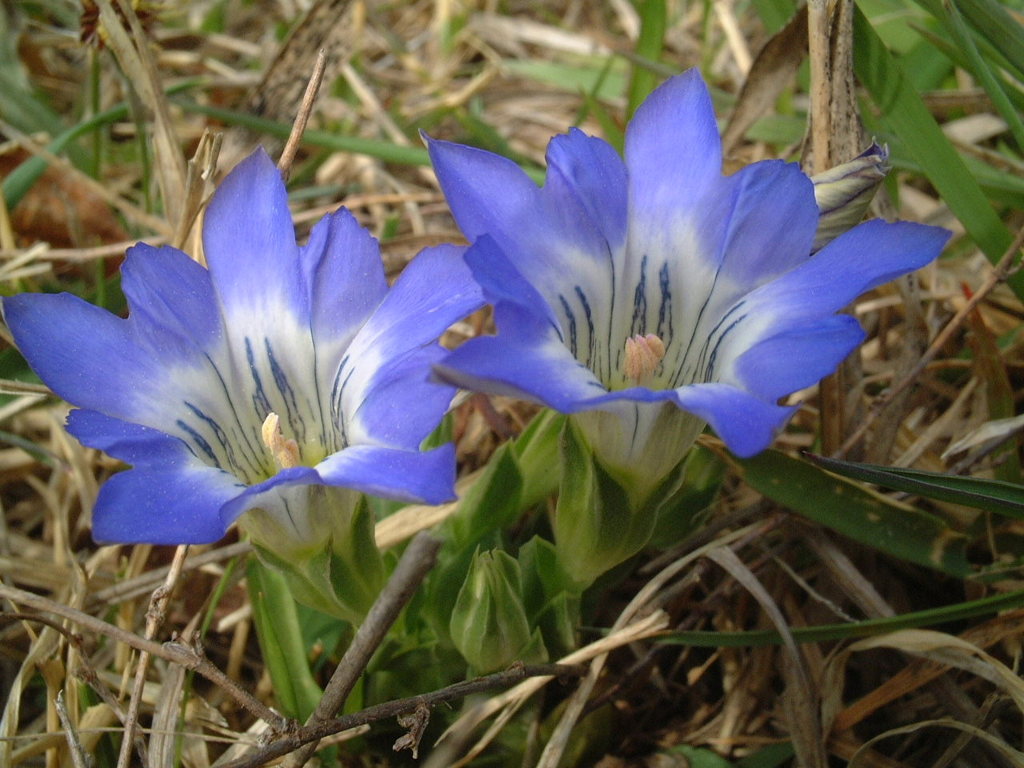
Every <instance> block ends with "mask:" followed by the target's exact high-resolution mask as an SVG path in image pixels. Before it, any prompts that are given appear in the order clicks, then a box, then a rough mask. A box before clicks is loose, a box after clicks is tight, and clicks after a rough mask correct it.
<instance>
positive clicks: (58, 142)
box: [3, 80, 197, 208]
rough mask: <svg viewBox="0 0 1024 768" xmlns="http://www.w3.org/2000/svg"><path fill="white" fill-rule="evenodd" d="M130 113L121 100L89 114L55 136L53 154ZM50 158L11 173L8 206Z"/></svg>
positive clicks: (33, 159) (30, 161)
mask: <svg viewBox="0 0 1024 768" xmlns="http://www.w3.org/2000/svg"><path fill="white" fill-rule="evenodd" d="M196 82H197V81H194V80H189V81H188V82H184V83H179V84H178V85H176V86H174V87H173V88H169V89H168V90H167V93H168V94H173V93H181V92H182V91H186V90H188V89H190V88H192V87H194V86H195V85H196ZM126 117H128V105H127V104H117V105H115V106H113V107H111V108H110V109H106V110H104V111H102V112H98V113H97V114H95V115H93V116H92V117H89V118H88V119H86V120H83V121H82V122H80V123H78V124H77V125H74V126H72V127H71V128H68V129H67V130H66V131H64V132H63V133H61V134H59V135H57V136H55V137H54V138H53V140H52V141H51V142H50V143H49V144H47V145H46V151H47V152H49V153H50V154H51V155H59V154H60V153H61V152H63V151H65V150H66V149H67V148H68V145H69V144H70V143H71V142H73V141H74V140H75V139H77V138H79V137H80V136H84V135H86V134H87V133H89V132H90V131H94V130H96V129H97V128H99V127H100V126H103V125H107V124H109V123H115V122H117V121H118V120H124V119H125V118H126ZM46 167H47V162H46V160H44V159H43V158H41V157H30V158H29V159H28V160H26V161H25V162H23V163H22V164H21V165H19V166H18V167H17V168H15V169H14V170H13V171H11V172H10V173H9V174H7V178H5V179H4V182H3V195H4V200H5V201H6V202H7V207H8V208H13V207H14V206H16V205H17V204H18V203H19V202H20V201H21V198H23V197H24V196H25V193H26V192H28V191H29V189H31V188H32V185H33V184H35V183H36V182H37V181H38V180H39V177H40V176H42V175H43V171H45V170H46Z"/></svg>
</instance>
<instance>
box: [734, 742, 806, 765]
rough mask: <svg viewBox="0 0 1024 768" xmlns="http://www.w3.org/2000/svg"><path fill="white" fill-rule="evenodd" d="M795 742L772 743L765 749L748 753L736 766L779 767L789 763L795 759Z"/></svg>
mask: <svg viewBox="0 0 1024 768" xmlns="http://www.w3.org/2000/svg"><path fill="white" fill-rule="evenodd" d="M793 754H794V750H793V742H791V741H783V742H781V743H779V744H770V745H769V746H767V747H765V748H764V749H759V750H757V752H755V753H754V754H752V755H747V756H746V757H744V758H743V759H742V760H740V761H739V762H738V763H736V768H778V766H780V765H782V764H783V763H787V764H788V763H789V761H790V760H792V759H793Z"/></svg>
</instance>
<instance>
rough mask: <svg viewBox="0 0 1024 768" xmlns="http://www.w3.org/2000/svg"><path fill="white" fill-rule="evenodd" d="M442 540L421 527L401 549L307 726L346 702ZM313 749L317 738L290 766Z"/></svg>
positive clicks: (297, 765) (431, 563)
mask: <svg viewBox="0 0 1024 768" xmlns="http://www.w3.org/2000/svg"><path fill="white" fill-rule="evenodd" d="M440 548H441V541H440V540H439V539H437V538H435V537H433V536H431V535H430V534H429V533H427V532H426V531H420V532H419V533H418V534H416V536H415V537H414V538H413V540H412V541H411V542H410V543H409V546H408V547H407V548H406V550H405V552H403V553H402V557H401V559H400V560H399V561H398V565H397V566H395V571H394V573H392V574H391V578H390V579H388V583H387V584H385V585H384V589H382V590H381V593H380V595H379V596H378V597H377V600H376V601H375V602H374V603H373V605H372V606H371V608H370V611H369V613H367V614H366V619H365V621H363V623H362V624H361V625H360V626H359V629H358V630H357V631H356V635H355V637H354V638H352V644H351V645H349V647H348V650H346V651H345V655H344V656H342V658H341V661H340V662H338V666H337V668H335V670H334V674H333V675H332V676H331V680H330V682H329V683H328V684H327V688H326V689H325V690H324V695H323V698H321V699H320V703H319V704H317V707H316V711H315V712H314V713H313V714H312V715H310V718H309V721H308V722H307V723H306V725H307V726H311V725H313V724H315V723H319V722H323V721H325V720H327V719H329V718H330V717H332V716H333V715H334V714H335V713H336V712H337V711H338V710H340V709H341V708H342V706H343V705H344V704H345V700H346V699H347V698H348V695H349V694H350V693H351V692H352V688H353V687H355V684H356V681H358V680H359V676H360V675H361V674H363V671H364V670H365V669H366V665H367V664H369V663H370V657H371V656H372V655H373V653H374V651H376V650H377V648H378V646H380V644H381V643H382V642H383V641H384V636H385V635H386V634H387V633H388V630H389V629H391V625H392V624H394V623H395V620H396V619H397V618H398V614H399V613H401V611H402V608H404V607H405V604H406V603H407V602H409V599H410V598H411V597H412V596H413V594H414V593H415V592H416V590H417V588H418V587H419V585H420V584H421V583H422V581H423V579H424V577H426V575H427V573H428V572H429V571H430V569H431V568H433V567H434V563H435V562H436V561H437V551H438V550H439V549H440ZM315 751H316V742H315V741H313V742H310V743H309V744H307V745H306V746H305V747H303V749H301V750H300V751H299V752H297V753H296V754H295V755H293V756H292V758H291V760H290V761H289V763H288V765H289V766H290V768H300V766H302V765H304V764H305V763H306V761H307V760H309V758H310V756H312V754H313V753H314V752H315Z"/></svg>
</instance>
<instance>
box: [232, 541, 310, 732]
mask: <svg viewBox="0 0 1024 768" xmlns="http://www.w3.org/2000/svg"><path fill="white" fill-rule="evenodd" d="M245 575H246V579H247V581H248V584H249V600H250V601H251V602H252V615H253V620H254V621H255V622H256V634H257V636H258V637H259V641H260V649H261V651H262V652H263V660H264V662H265V663H266V665H267V671H268V672H269V673H270V680H271V682H273V684H274V694H275V695H276V696H277V702H278V705H279V706H280V708H281V710H282V711H283V712H284V713H285V714H287V715H288V716H290V717H294V718H296V719H298V720H299V721H300V722H305V721H306V719H307V718H308V717H309V716H310V715H311V714H313V710H315V709H316V705H317V704H318V703H319V702H320V697H321V696H322V695H323V691H321V690H320V686H318V685H317V684H316V680H314V679H313V674H312V672H310V670H309V663H308V661H307V660H306V648H305V647H304V646H303V642H302V633H301V631H300V628H299V615H298V612H297V611H296V602H295V598H294V597H293V596H292V593H291V590H289V589H288V584H287V582H286V581H285V578H284V576H282V575H281V574H280V573H278V572H277V571H276V570H273V569H271V568H267V567H266V566H264V565H263V564H262V563H261V562H259V560H257V559H256V558H255V557H251V558H250V559H249V561H248V563H247V566H246V573H245Z"/></svg>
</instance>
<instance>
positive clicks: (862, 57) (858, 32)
mask: <svg viewBox="0 0 1024 768" xmlns="http://www.w3.org/2000/svg"><path fill="white" fill-rule="evenodd" d="M854 51H855V56H854V64H855V69H856V72H857V77H858V78H859V79H860V81H861V82H862V83H864V85H865V86H866V87H867V89H868V91H869V92H870V94H871V98H872V100H873V102H874V104H875V106H876V107H877V108H878V110H879V111H880V113H881V114H880V119H881V120H882V122H883V123H884V124H886V125H888V126H889V127H890V128H891V130H892V131H893V132H894V133H895V134H897V135H898V136H899V137H900V139H901V140H902V141H903V142H904V144H905V145H906V147H907V150H908V151H909V153H910V155H911V157H912V158H913V159H914V160H915V161H916V162H917V163H918V164H919V165H920V166H921V168H922V169H923V170H924V173H925V175H926V176H927V178H928V180H929V181H930V182H931V183H932V184H933V185H934V187H935V188H936V189H937V190H938V192H939V194H940V195H941V196H942V198H943V200H944V201H945V202H946V204H947V205H948V206H949V208H950V210H951V211H952V212H953V214H954V215H955V216H956V217H957V218H958V219H960V221H961V222H962V223H963V225H964V228H965V229H966V230H967V233H968V234H969V235H970V236H971V238H972V239H973V240H974V242H976V243H977V244H978V247H979V248H981V250H982V251H983V252H984V253H985V255H986V256H987V257H988V259H989V260H990V261H992V262H993V263H995V262H997V261H998V260H999V259H1000V258H1002V256H1003V253H1004V252H1005V251H1006V250H1007V249H1008V248H1009V246H1010V243H1011V242H1012V236H1011V235H1010V232H1009V230H1007V228H1006V226H1005V225H1004V224H1003V222H1002V221H1001V220H1000V219H999V216H998V215H997V214H996V212H995V211H994V210H993V208H992V206H991V205H990V204H989V202H988V200H987V199H986V198H985V195H984V194H983V193H982V191H981V187H980V186H978V182H977V181H976V180H975V179H974V177H973V176H971V173H970V171H968V169H967V166H966V165H965V164H964V161H963V159H962V158H961V157H960V155H959V154H957V152H956V150H955V149H953V146H952V145H951V144H950V143H949V140H948V139H947V138H946V137H945V135H943V133H942V130H941V129H940V128H939V126H938V124H937V123H936V122H935V118H933V117H932V115H931V113H930V112H929V111H928V109H927V107H926V106H925V104H924V102H923V101H922V100H921V96H920V94H918V93H917V91H916V90H915V89H914V87H913V85H911V83H910V81H909V80H908V79H907V76H906V74H905V73H904V71H903V69H902V67H901V66H900V64H899V62H897V61H896V60H895V59H894V58H893V57H892V55H891V54H890V53H889V51H888V50H887V49H886V47H885V45H884V44H883V43H882V41H881V39H880V38H879V36H878V34H877V33H876V32H875V30H874V28H873V27H872V26H871V23H870V22H869V21H868V20H867V18H866V17H865V16H864V14H863V13H862V12H861V11H860V10H859V9H858V10H857V12H856V14H855V17H854ZM1008 282H1009V284H1010V286H1011V287H1012V288H1013V290H1014V292H1015V293H1016V294H1017V296H1018V297H1024V273H1021V272H1018V273H1017V274H1015V275H1013V276H1012V277H1011V278H1010V279H1009V281H1008Z"/></svg>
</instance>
